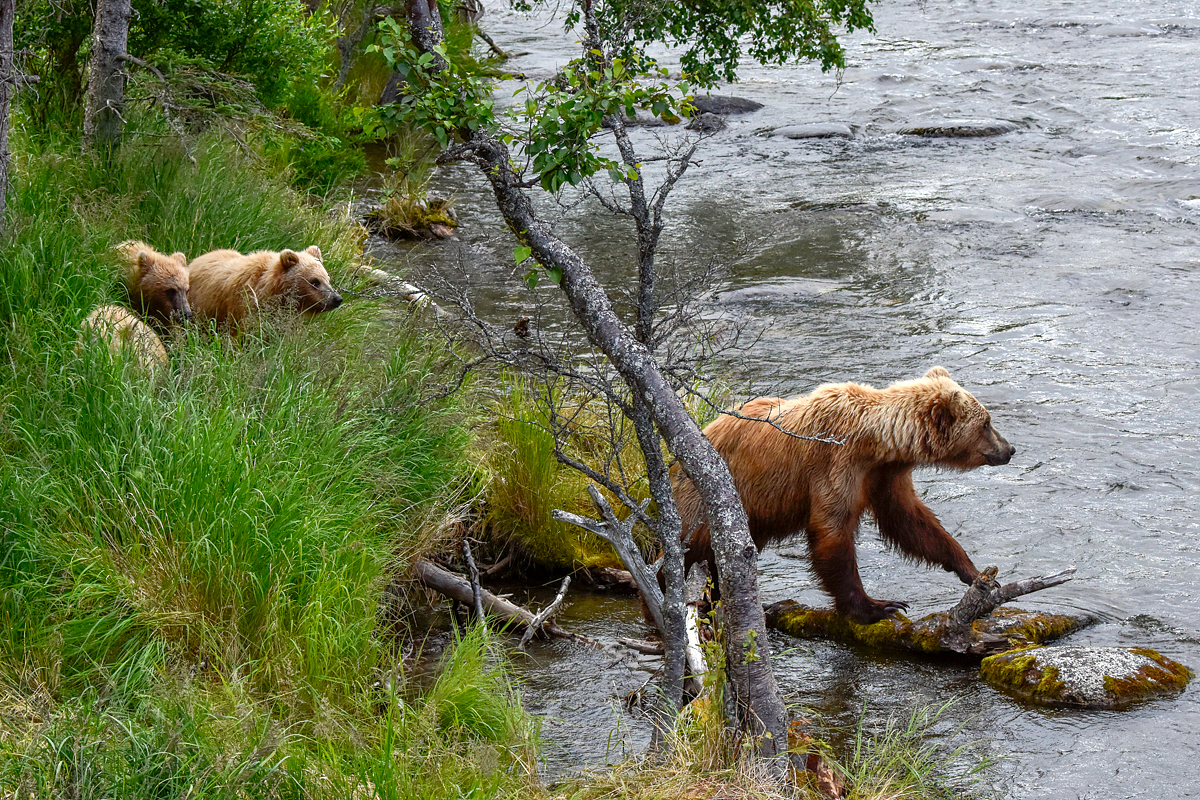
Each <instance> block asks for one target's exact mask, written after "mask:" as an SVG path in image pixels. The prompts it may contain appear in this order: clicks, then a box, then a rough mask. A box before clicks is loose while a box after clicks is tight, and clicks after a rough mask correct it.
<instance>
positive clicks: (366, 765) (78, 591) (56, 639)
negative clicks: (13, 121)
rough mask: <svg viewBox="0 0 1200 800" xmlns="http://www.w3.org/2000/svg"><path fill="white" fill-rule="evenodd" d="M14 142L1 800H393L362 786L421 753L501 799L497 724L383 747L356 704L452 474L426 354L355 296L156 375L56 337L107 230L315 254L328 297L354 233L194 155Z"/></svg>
mask: <svg viewBox="0 0 1200 800" xmlns="http://www.w3.org/2000/svg"><path fill="white" fill-rule="evenodd" d="M15 145H16V148H15V149H16V150H17V161H16V163H17V181H16V184H15V191H14V194H13V198H12V202H11V204H10V211H11V212H12V213H11V215H10V218H9V222H10V231H11V233H10V234H9V235H8V237H7V238H5V239H3V240H0V263H3V264H4V269H3V270H2V271H0V346H2V348H3V349H2V351H0V352H2V353H3V355H4V360H5V368H4V369H3V370H0V531H2V534H3V537H2V540H0V795H4V796H12V795H18V796H19V795H20V794H25V795H26V796H47V797H49V796H72V797H114V796H120V797H175V796H180V797H182V796H188V795H196V796H199V795H201V794H202V795H203V796H206V797H207V796H213V797H345V796H351V795H357V796H363V797H369V796H381V797H384V796H387V797H417V796H422V795H420V794H405V793H404V791H407V790H404V791H401V790H400V789H397V788H395V786H398V785H399V783H397V781H400V783H403V781H401V780H400V778H396V779H395V780H394V781H393V783H392V784H391V788H385V784H384V783H380V781H383V780H384V779H386V777H387V776H386V775H385V774H383V773H380V774H379V775H374V776H369V773H370V772H371V770H372V769H377V768H378V769H383V766H382V765H381V764H375V762H376V761H379V762H386V763H387V764H388V765H391V766H388V768H389V769H399V770H400V771H401V772H403V769H405V768H406V767H403V766H401V767H396V766H394V764H393V762H397V752H409V751H410V750H412V749H413V748H414V747H418V746H419V745H420V742H422V741H437V742H439V748H441V749H439V750H438V752H439V753H440V754H441V755H440V756H439V757H438V759H433V761H431V762H430V764H433V763H434V761H436V762H437V764H442V762H443V761H444V762H445V764H446V766H445V768H444V771H445V772H446V774H447V775H450V774H453V775H455V776H457V778H456V779H461V780H463V781H466V783H464V784H463V787H464V788H463V791H464V792H465V793H467V794H472V793H474V794H473V796H481V797H492V796H507V795H509V794H512V793H515V792H516V789H515V788H513V787H515V786H518V785H519V786H526V785H527V774H528V766H527V765H525V766H521V767H520V768H516V767H514V766H513V764H515V763H516V760H519V759H518V758H517V755H514V756H513V757H512V758H508V757H507V756H505V757H504V758H502V757H501V756H502V755H503V754H504V753H505V752H507V750H506V749H505V748H509V747H514V746H515V747H518V748H526V747H527V746H528V742H529V741H531V739H530V736H529V733H528V731H527V730H526V729H525V728H524V727H522V726H521V725H517V724H513V725H509V726H508V727H505V728H503V731H502V733H503V735H504V736H507V737H509V739H508V741H505V742H504V743H503V744H502V745H500V744H497V743H496V742H497V739H496V737H493V736H491V735H490V734H488V733H487V732H486V731H480V730H477V729H474V728H471V727H470V726H467V727H462V726H459V725H457V724H454V725H451V724H449V723H446V722H444V721H443V719H442V717H441V716H440V715H438V714H430V713H425V714H424V716H422V717H421V719H422V720H425V722H422V723H421V725H417V724H415V723H412V724H407V725H406V726H405V727H404V728H403V730H402V731H401V732H400V733H402V734H403V735H402V736H401V735H400V733H396V732H395V730H391V731H389V727H388V726H389V725H391V726H392V727H393V728H395V727H396V726H395V721H394V720H393V719H392V717H393V716H394V715H393V714H384V715H382V716H380V715H379V714H378V713H377V711H378V708H377V706H378V703H379V697H378V690H377V689H374V688H372V686H373V683H374V681H375V679H376V676H377V674H379V671H380V670H381V669H391V668H392V663H391V662H392V658H393V657H392V656H391V655H390V653H391V652H392V649H393V648H392V643H391V642H389V641H386V640H385V639H384V638H383V636H382V635H381V634H380V633H379V630H380V627H381V626H380V620H379V615H380V613H381V612H380V607H381V606H380V600H381V597H382V595H383V592H384V589H385V587H386V585H387V583H388V582H389V581H390V580H391V579H392V576H393V575H394V574H395V573H396V571H397V570H398V569H399V568H400V567H402V566H403V564H404V563H405V562H406V561H407V560H408V559H410V558H412V557H414V556H415V555H417V554H421V553H425V552H427V551H429V550H430V549H431V548H434V547H436V546H437V544H438V541H437V538H438V536H439V535H440V531H441V530H442V528H440V527H439V525H438V524H437V521H438V519H439V518H441V517H445V516H447V515H449V514H451V513H452V512H454V511H455V507H456V504H457V503H458V502H461V501H460V500H458V498H459V495H460V492H461V489H462V486H463V485H464V484H465V483H466V476H467V473H468V471H467V469H466V468H465V467H464V448H465V445H466V441H467V434H466V432H465V430H464V426H463V424H462V422H461V419H460V416H461V415H460V412H459V409H458V402H459V401H457V400H454V399H449V400H436V401H435V400H431V399H430V398H431V397H432V395H433V393H432V392H431V382H436V381H437V380H438V369H439V358H440V356H439V353H440V347H439V346H438V345H437V344H436V343H435V342H434V341H433V340H431V339H429V338H428V337H427V336H425V335H423V334H421V333H420V332H419V331H413V330H409V329H408V328H407V327H406V326H404V325H402V324H398V323H397V322H396V321H395V320H394V319H392V318H389V317H388V316H387V315H386V314H383V313H381V310H380V309H379V308H378V307H376V306H373V305H372V304H371V302H369V301H365V300H358V301H354V300H352V301H351V302H349V303H347V304H346V305H344V306H343V307H342V308H340V309H338V310H337V311H335V312H332V313H329V314H326V315H322V316H318V317H315V318H312V319H302V318H297V317H294V316H290V315H287V314H278V315H275V316H272V317H268V318H265V319H264V320H263V321H262V325H261V326H252V329H250V330H249V331H248V332H246V333H245V335H243V336H242V337H241V338H240V339H238V340H236V341H233V340H231V339H230V338H229V337H228V336H226V335H224V334H215V333H212V332H209V331H204V330H201V329H200V326H195V327H194V328H193V329H191V330H188V331H182V332H178V333H176V334H175V335H173V336H172V337H169V339H170V341H169V342H168V345H169V349H170V352H171V364H170V367H169V369H168V370H167V375H166V377H165V378H164V380H162V381H161V382H160V383H152V382H150V381H148V380H147V379H146V378H145V377H144V376H140V375H138V374H137V373H136V371H134V370H132V369H130V365H129V364H128V363H126V362H125V361H123V360H122V359H121V358H113V357H111V355H110V354H109V353H108V351H107V350H106V348H105V347H104V346H103V345H102V344H88V345H83V346H77V340H78V338H79V337H78V334H79V321H80V320H81V319H82V318H83V317H84V316H85V315H86V314H87V313H88V311H89V310H90V309H91V308H92V307H93V306H94V305H95V304H97V303H101V302H108V301H119V300H120V299H121V292H120V290H119V289H118V282H117V274H116V272H117V270H116V265H115V260H114V258H113V253H112V247H113V245H114V244H116V243H117V242H119V241H121V240H123V239H127V238H141V239H144V240H145V241H147V242H149V243H151V244H152V245H153V246H155V247H157V248H159V249H161V250H164V251H172V250H182V251H183V252H185V253H187V254H189V255H196V254H199V253H201V252H204V251H206V250H208V249H212V248H217V247H233V248H237V249H241V250H251V249H255V248H271V249H280V248H282V247H298V246H306V245H309V244H317V245H319V246H320V247H321V248H322V251H323V252H324V253H325V254H326V259H325V260H326V264H327V266H328V267H329V269H330V271H331V273H332V274H333V276H334V280H335V282H339V279H341V278H344V277H345V275H346V274H347V271H348V269H349V268H350V267H351V266H352V265H353V262H354V259H355V258H356V256H357V252H358V246H359V244H360V239H359V236H360V234H359V232H358V231H357V230H355V229H354V228H353V227H352V226H347V225H345V224H344V223H339V222H337V221H336V220H333V219H331V218H330V217H328V216H326V215H325V214H323V213H321V212H320V210H318V209H312V208H309V207H307V206H306V205H305V204H303V203H302V202H301V201H300V200H299V199H298V198H297V197H296V195H295V194H294V193H293V192H292V191H291V190H289V189H288V188H287V186H286V185H284V184H283V183H282V182H281V181H279V180H277V179H275V178H272V177H270V176H267V175H265V174H264V173H263V171H262V170H261V169H260V168H259V167H258V166H257V162H256V160H255V159H253V158H249V157H247V156H245V155H244V154H242V153H241V152H239V150H238V149H237V147H235V146H234V145H233V144H232V143H230V142H226V141H222V140H220V139H219V138H215V137H214V138H207V139H204V140H201V141H199V142H195V143H193V146H192V148H191V150H192V153H194V154H195V157H196V160H195V163H193V162H192V161H191V160H190V159H189V158H188V157H187V155H186V154H185V153H184V152H183V151H182V149H179V148H177V147H175V146H173V145H167V146H164V147H146V146H143V145H136V144H135V145H129V146H127V147H126V148H125V149H124V150H123V151H122V153H121V155H120V157H119V158H118V159H117V162H116V164H115V166H114V167H113V168H112V169H102V168H101V167H100V166H98V165H96V164H94V163H92V162H90V161H88V160H86V159H83V158H80V157H78V156H77V155H76V154H75V153H76V152H77V148H78V142H72V141H69V140H64V141H55V140H54V139H53V137H49V136H41V137H38V138H37V139H36V141H35V140H34V138H33V137H28V136H20V135H19V136H18V137H17V139H16V142H15ZM470 657H471V651H470V649H469V648H468V649H467V650H464V651H463V655H462V657H461V658H462V659H467V663H468V665H469V666H468V667H466V668H463V669H460V670H459V671H458V673H456V674H457V677H456V678H454V681H455V683H456V684H458V685H459V686H468V685H473V684H471V681H472V680H475V679H476V678H478V686H479V687H482V688H479V690H478V692H475V693H473V694H471V696H472V697H479V696H484V695H486V696H488V697H489V698H490V702H492V703H493V704H497V703H498V704H499V706H500V707H503V708H507V709H508V711H507V712H505V713H506V714H507V715H508V716H509V717H511V718H512V719H517V720H520V719H521V718H522V717H521V714H520V711H519V706H516V705H514V701H513V698H512V697H511V696H510V694H509V693H508V690H507V689H506V688H505V684H504V682H503V681H502V680H501V681H498V680H497V676H496V675H495V674H494V673H493V672H492V671H489V669H487V668H486V663H485V662H484V661H481V660H480V659H479V658H478V657H475V658H474V660H471V658H470ZM454 663H457V662H455V661H453V660H452V661H451V664H454ZM422 702H424V701H422ZM429 702H434V701H432V700H431V701H429ZM439 702H440V701H439ZM426 718H428V719H426ZM389 720H392V721H389ZM451 729H453V731H452V732H448V731H450V730H451ZM398 736H399V737H400V738H397V737H398ZM479 742H487V744H486V745H480V744H479ZM481 748H482V749H481ZM484 751H486V753H485V752H484ZM502 751H503V752H502ZM518 755H519V757H520V759H524V758H526V756H527V752H526V750H524V749H521V751H520V753H519V754H518ZM506 758H507V759H508V760H505V759H506ZM439 759H440V760H439ZM398 763H401V764H403V763H405V762H403V761H401V762H398ZM522 763H524V762H522ZM409 767H412V768H414V769H415V768H418V767H421V765H420V764H416V763H415V762H414V763H411V764H409ZM422 768H428V769H434V768H433V767H432V766H430V765H429V764H427V765H425V766H424V767H422ZM441 769H442V767H440V766H439V767H437V769H434V771H435V772H436V771H438V770H441ZM405 780H408V779H407V778H405ZM364 781H367V782H366V783H364ZM347 790H349V791H348V793H347Z"/></svg>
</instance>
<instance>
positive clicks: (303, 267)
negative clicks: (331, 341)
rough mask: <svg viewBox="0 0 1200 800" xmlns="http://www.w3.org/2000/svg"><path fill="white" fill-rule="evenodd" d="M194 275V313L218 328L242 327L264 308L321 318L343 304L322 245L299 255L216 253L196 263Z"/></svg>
mask: <svg viewBox="0 0 1200 800" xmlns="http://www.w3.org/2000/svg"><path fill="white" fill-rule="evenodd" d="M188 272H189V273H190V280H191V288H190V290H189V292H188V300H189V302H190V303H191V307H192V312H193V313H194V314H195V315H196V316H197V317H199V318H200V319H205V320H215V321H216V322H217V324H218V325H223V324H230V325H232V326H234V327H236V326H238V325H239V324H240V323H241V322H243V321H244V320H245V319H246V317H247V316H249V315H250V313H251V312H253V311H254V310H256V309H258V308H260V307H262V306H268V305H280V306H283V307H289V308H295V309H296V310H298V311H303V312H308V313H313V314H315V313H319V312H322V311H331V310H333V309H335V308H337V307H338V306H340V305H341V304H342V296H341V295H340V294H338V293H337V291H336V290H335V289H334V288H333V286H332V285H331V284H330V282H329V273H328V272H327V271H326V270H325V265H324V264H323V263H322V262H321V250H320V248H319V247H317V246H316V245H313V246H311V247H309V248H307V249H305V250H301V251H299V252H297V251H295V250H282V251H280V252H275V251H272V250H260V251H258V252H255V253H250V254H248V255H243V254H241V253H239V252H238V251H236V250H213V251H212V252H210V253H205V254H204V255H202V256H198V257H196V258H194V259H192V262H191V263H190V264H188Z"/></svg>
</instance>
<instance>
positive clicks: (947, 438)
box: [924, 367, 1017, 470]
mask: <svg viewBox="0 0 1200 800" xmlns="http://www.w3.org/2000/svg"><path fill="white" fill-rule="evenodd" d="M924 380H926V381H929V382H930V384H931V388H932V389H933V392H934V397H933V402H932V403H931V406H930V409H929V413H930V415H931V416H932V417H933V422H934V427H935V429H936V430H937V432H938V434H940V435H941V436H942V437H944V442H945V450H944V451H945V452H946V453H947V455H948V457H946V458H945V459H943V460H940V462H939V463H943V464H945V465H946V466H949V467H956V468H958V469H963V470H968V469H975V468H976V467H982V466H984V465H987V466H991V467H995V466H999V465H1001V464H1007V463H1008V462H1009V461H1010V460H1012V457H1013V455H1014V454H1016V452H1017V448H1015V447H1013V446H1012V445H1011V444H1009V443H1008V440H1007V439H1005V438H1004V437H1003V436H1001V435H1000V434H999V432H997V431H996V429H995V428H994V427H993V426H992V415H991V414H990V413H988V410H987V409H986V408H984V407H983V404H981V403H980V402H979V401H978V400H976V399H975V398H974V397H973V396H972V395H971V393H970V392H968V391H966V390H965V389H963V388H962V387H961V386H959V385H958V384H957V383H955V382H954V380H953V379H952V378H951V377H950V373H949V372H947V371H946V369H945V367H934V368H933V369H931V370H929V371H928V372H926V373H925V378H924Z"/></svg>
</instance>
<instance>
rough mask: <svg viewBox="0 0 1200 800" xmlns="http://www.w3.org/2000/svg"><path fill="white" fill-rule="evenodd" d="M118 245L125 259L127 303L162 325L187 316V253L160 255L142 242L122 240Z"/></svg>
mask: <svg viewBox="0 0 1200 800" xmlns="http://www.w3.org/2000/svg"><path fill="white" fill-rule="evenodd" d="M120 248H121V249H122V251H123V252H124V255H125V259H126V267H127V274H126V281H125V283H126V287H127V288H128V290H129V302H130V305H132V306H133V307H134V309H136V310H137V312H138V313H139V314H141V315H142V316H143V317H146V318H148V319H150V320H152V321H154V322H156V323H159V324H161V325H164V326H165V325H169V324H171V323H172V322H182V321H186V320H190V319H191V318H192V307H191V305H190V304H189V303H188V268H187V256H185V255H184V254H183V253H172V254H171V255H169V256H168V255H163V254H162V253H160V252H158V251H157V250H155V249H154V248H153V247H150V246H149V245H147V244H145V243H144V242H123V243H122V244H121V245H120Z"/></svg>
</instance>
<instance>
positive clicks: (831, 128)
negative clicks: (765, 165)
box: [770, 122, 854, 139]
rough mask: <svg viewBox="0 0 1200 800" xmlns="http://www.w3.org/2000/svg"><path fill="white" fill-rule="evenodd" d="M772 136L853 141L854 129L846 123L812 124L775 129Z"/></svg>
mask: <svg viewBox="0 0 1200 800" xmlns="http://www.w3.org/2000/svg"><path fill="white" fill-rule="evenodd" d="M770 135H771V136H782V137H784V138H786V139H853V138H854V128H853V127H851V126H850V125H847V124H845V123H844V122H812V123H808V124H806V125H784V126H783V127H780V128H775V129H774V130H773V131H771V133H770Z"/></svg>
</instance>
